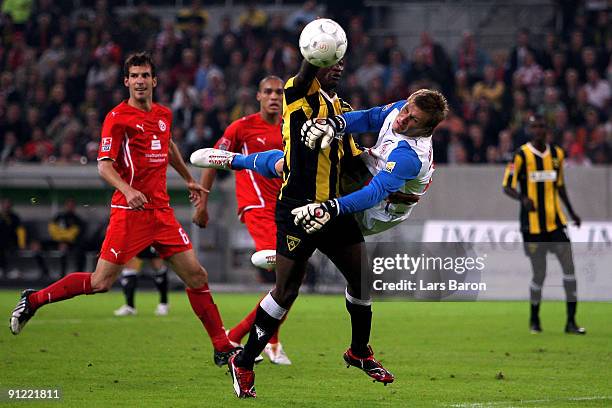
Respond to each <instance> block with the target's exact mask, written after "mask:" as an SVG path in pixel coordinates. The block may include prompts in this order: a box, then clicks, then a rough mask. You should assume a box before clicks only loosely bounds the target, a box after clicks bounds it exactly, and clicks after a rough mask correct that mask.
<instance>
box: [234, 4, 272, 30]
mask: <svg viewBox="0 0 612 408" xmlns="http://www.w3.org/2000/svg"><path fill="white" fill-rule="evenodd" d="M267 22H268V15H267V14H266V12H265V11H263V10H262V9H259V8H257V2H255V1H253V0H250V1H249V2H248V3H247V6H246V9H245V10H244V11H243V12H242V13H240V15H239V16H238V26H239V27H240V28H241V29H243V30H245V29H246V30H255V31H259V32H263V31H264V29H265V27H266V24H267Z"/></svg>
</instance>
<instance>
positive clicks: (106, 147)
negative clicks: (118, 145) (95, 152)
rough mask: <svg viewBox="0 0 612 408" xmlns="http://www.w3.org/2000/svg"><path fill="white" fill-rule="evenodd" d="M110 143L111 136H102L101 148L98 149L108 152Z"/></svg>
mask: <svg viewBox="0 0 612 408" xmlns="http://www.w3.org/2000/svg"><path fill="white" fill-rule="evenodd" d="M112 144H113V138H111V137H103V138H102V148H101V149H100V150H101V151H103V152H110V149H111V145H112Z"/></svg>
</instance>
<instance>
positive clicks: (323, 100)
mask: <svg viewBox="0 0 612 408" xmlns="http://www.w3.org/2000/svg"><path fill="white" fill-rule="evenodd" d="M294 79H295V77H293V78H290V79H289V80H288V81H287V83H286V84H285V93H284V96H283V125H282V132H283V145H284V153H285V165H284V167H283V184H282V187H281V191H280V194H279V199H280V200H283V198H287V199H293V200H298V201H314V202H319V203H320V202H323V201H326V200H328V199H330V198H336V197H339V196H340V176H341V173H342V168H343V163H344V162H345V161H346V160H347V159H349V158H352V157H354V156H358V155H359V154H360V153H361V151H360V150H359V149H358V148H357V145H356V144H355V142H354V140H353V138H352V137H351V135H348V134H347V135H344V137H343V138H342V140H341V141H339V140H338V139H335V140H334V141H333V142H332V143H331V146H330V147H329V148H327V149H324V150H322V149H320V148H319V147H317V148H315V149H314V150H311V149H310V148H308V147H307V146H305V145H304V144H303V143H302V142H301V141H300V138H301V136H300V129H301V128H302V125H303V124H304V122H306V121H307V120H308V119H314V118H326V117H331V116H334V115H339V114H341V113H344V112H349V111H351V107H350V105H349V104H348V103H347V102H345V101H343V100H342V99H340V98H338V96H337V95H334V96H333V97H332V96H329V95H328V94H327V93H326V92H325V91H324V90H323V89H321V85H320V84H319V81H318V80H317V79H316V78H315V79H314V80H313V81H312V84H311V85H310V87H309V89H308V90H307V91H306V94H304V91H303V90H300V89H299V88H297V87H295V86H294V84H293V81H294Z"/></svg>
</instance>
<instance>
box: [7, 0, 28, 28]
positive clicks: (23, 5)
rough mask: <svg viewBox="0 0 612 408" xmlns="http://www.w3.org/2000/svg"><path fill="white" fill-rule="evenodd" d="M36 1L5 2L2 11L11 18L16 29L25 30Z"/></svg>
mask: <svg viewBox="0 0 612 408" xmlns="http://www.w3.org/2000/svg"><path fill="white" fill-rule="evenodd" d="M33 3H34V0H4V2H3V3H2V7H1V8H0V11H1V12H2V13H5V14H7V15H9V16H11V19H12V20H13V24H14V25H15V28H16V29H17V30H19V31H21V30H23V28H24V27H25V24H26V22H27V21H28V20H29V18H30V14H31V13H32V6H33Z"/></svg>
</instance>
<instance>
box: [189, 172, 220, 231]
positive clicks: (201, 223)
mask: <svg viewBox="0 0 612 408" xmlns="http://www.w3.org/2000/svg"><path fill="white" fill-rule="evenodd" d="M216 177H217V169H203V170H202V174H201V176H200V185H201V186H202V187H203V188H204V192H203V194H202V200H201V201H200V204H199V205H198V206H197V207H196V211H195V214H194V215H193V218H192V222H193V223H194V224H195V225H197V226H198V227H200V228H206V226H207V225H208V219H209V217H208V194H209V191H210V189H211V188H212V186H213V183H214V182H215V178H216Z"/></svg>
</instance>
